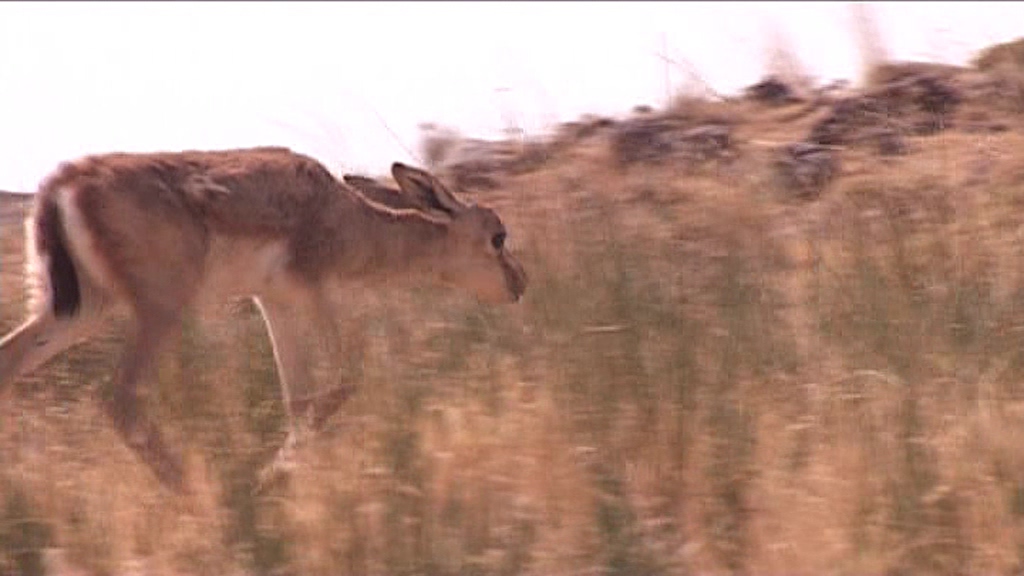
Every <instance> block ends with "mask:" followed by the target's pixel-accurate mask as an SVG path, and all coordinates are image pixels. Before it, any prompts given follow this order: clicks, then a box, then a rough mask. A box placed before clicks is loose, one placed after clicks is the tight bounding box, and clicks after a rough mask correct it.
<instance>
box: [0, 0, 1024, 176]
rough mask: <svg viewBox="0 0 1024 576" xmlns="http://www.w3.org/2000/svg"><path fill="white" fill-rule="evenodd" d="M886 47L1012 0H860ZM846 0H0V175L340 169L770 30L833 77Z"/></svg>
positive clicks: (932, 49) (519, 123)
mask: <svg viewBox="0 0 1024 576" xmlns="http://www.w3.org/2000/svg"><path fill="white" fill-rule="evenodd" d="M869 9H870V11H871V13H872V15H873V18H874V21H875V23H876V27H877V35H878V37H879V38H880V40H881V41H882V42H884V46H885V49H886V51H887V54H888V56H889V57H891V58H894V59H897V60H929V61H941V62H945V63H949V64H963V63H966V62H967V60H968V59H969V58H970V57H971V56H972V54H974V52H976V51H977V50H979V49H981V48H982V47H984V46H988V45H991V44H994V43H997V42H1003V41H1007V40H1010V39H1012V38H1013V37H1014V36H1015V35H1016V34H1018V33H1019V29H1020V27H1019V25H1018V24H1017V23H1018V22H1020V21H1022V19H1024V8H1022V7H1021V6H1020V5H1018V4H1016V3H1002V2H969V3H967V2H965V3H944V4H941V5H938V4H922V3H918V2H905V3H901V2H884V3H877V4H872V5H869ZM854 14H855V10H852V9H851V5H850V4H849V3H842V2H817V3H816V2H808V3H804V2H798V3H793V2H789V3H787V2H738V3H733V4H728V5H722V4H719V3H714V2H628V3H626V2H620V3H616V2H599V3H593V4H578V3H575V2H545V3H544V4H536V3H515V2H510V3H489V4H486V5H480V6H477V5H466V4H463V3H458V2H449V3H444V2H440V3H426V4H423V3H419V2H388V3H375V2H359V3H344V4H335V3H328V4H325V3H320V2H287V3H260V2H257V3H251V4H237V3H229V2H225V3H214V4H198V3H189V2H185V3H173V4H172V3H153V4H121V3H116V2H106V3H104V2H94V3H89V4H77V3H74V2H65V3H61V2H57V3H46V4H40V3H31V2H25V3H19V2H11V3H4V5H3V6H2V7H0V86H3V87H4V89H3V91H2V92H0V130H2V131H3V134H4V137H3V139H2V140H0V158H3V159H4V160H3V162H0V190H13V191H32V190H34V189H35V187H36V185H37V184H38V182H39V180H40V179H41V178H42V176H43V175H45V174H46V173H47V172H48V171H49V170H51V169H52V168H53V167H54V166H55V165H56V164H57V163H58V162H60V161H61V160H63V159H66V158H68V157H73V156H76V155H80V154H86V153H90V152H99V151H104V150H139V151H142V150H164V149H172V150H173V149H181V148H222V147H236V146H237V147H241V146H253V145H259V144H266V143H274V144H278V145H284V146H291V147H294V148H296V149H298V150H301V151H303V152H307V153H310V154H313V155H314V156H316V157H318V158H322V159H323V160H324V161H325V162H329V163H331V164H332V166H336V167H338V168H340V169H349V170H359V171H368V172H371V173H376V174H382V173H384V172H385V169H386V167H387V166H388V165H390V162H391V161H392V160H394V159H401V160H404V161H414V160H415V158H414V154H413V153H414V152H415V147H416V141H417V138H418V136H419V130H418V125H419V124H421V123H423V122H434V123H438V124H441V125H445V126H452V127H455V128H458V129H459V130H460V131H463V132H464V133H466V134H467V135H469V136H472V137H476V138H488V139H490V138H496V137H500V136H502V135H503V134H504V133H505V131H507V130H508V129H509V128H512V127H515V128H516V129H519V130H523V131H525V132H526V133H527V134H540V133H544V132H547V131H550V130H551V129H553V128H554V127H555V125H556V124H557V123H558V122H564V121H569V120H574V119H576V118H577V117H579V116H580V115H582V114H587V113H591V114H605V115H615V114H621V113H624V112H626V111H628V110H630V108H632V107H633V106H635V105H638V104H646V105H651V106H661V105H664V104H666V102H667V99H668V98H671V96H672V94H673V93H674V92H675V91H677V90H678V89H679V88H680V87H681V86H684V85H687V84H693V83H700V84H706V85H707V87H708V89H711V90H714V91H715V92H717V93H721V94H735V93H736V92H737V91H738V90H740V89H742V88H743V87H744V86H747V85H749V84H752V83H754V82H756V81H757V80H758V79H759V78H760V75H761V74H762V72H763V71H764V68H765V66H766V65H767V64H768V62H767V60H769V59H770V58H771V57H772V54H773V53H774V52H776V51H777V50H778V49H779V48H785V49H788V50H789V51H791V52H793V53H795V54H798V55H799V56H800V60H801V63H802V64H803V65H804V66H805V67H806V72H808V73H809V74H813V75H814V77H815V78H818V79H821V80H822V81H823V82H828V81H831V80H837V79H847V80H856V79H857V78H858V77H859V75H860V74H861V72H862V68H863V66H864V65H865V63H864V55H863V54H862V50H861V48H860V41H859V40H858V36H857V34H856V32H855V29H854V27H853V20H854Z"/></svg>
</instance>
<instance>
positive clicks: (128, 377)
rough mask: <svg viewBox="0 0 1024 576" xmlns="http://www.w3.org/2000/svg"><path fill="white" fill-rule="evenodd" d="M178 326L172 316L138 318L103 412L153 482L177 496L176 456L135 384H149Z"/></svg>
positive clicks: (180, 481) (180, 475) (180, 483)
mask: <svg viewBox="0 0 1024 576" xmlns="http://www.w3.org/2000/svg"><path fill="white" fill-rule="evenodd" d="M179 325H180V316H178V315H175V314H162V313H144V314H138V315H137V317H136V319H135V323H134V326H133V327H132V331H131V333H130V334H129V337H128V344H127V347H126V348H125V350H124V356H123V357H122V358H121V362H120V364H119V365H118V367H117V372H116V373H115V375H114V382H113V393H112V395H111V397H110V398H109V399H108V400H106V401H105V402H104V408H105V409H106V412H107V414H108V415H109V416H110V418H111V420H113V422H114V426H115V428H116V429H117V431H118V433H119V434H120V435H121V437H122V438H123V439H124V441H125V443H126V444H127V445H128V447H129V448H131V449H132V450H133V451H134V452H135V453H136V454H137V455H138V456H139V457H140V458H141V459H142V461H143V462H145V464H146V465H147V466H149V468H150V469H151V470H152V471H153V473H154V474H155V475H156V477H157V479H158V480H159V481H160V482H161V483H162V484H164V485H165V486H167V487H168V488H170V489H171V490H174V491H175V492H178V493H183V492H185V490H186V486H185V481H184V469H183V466H182V461H181V458H180V456H178V455H177V454H175V453H173V452H171V450H170V449H169V448H168V447H167V444H166V442H165V441H164V438H163V434H162V433H161V432H160V430H159V428H158V427H157V426H156V424H155V423H154V422H153V421H152V419H151V418H150V416H149V412H148V411H147V410H146V408H145V404H144V402H143V399H142V398H140V397H139V384H142V383H144V382H147V381H151V379H152V377H153V376H154V375H155V369H156V367H157V359H158V355H159V352H160V350H161V349H162V345H163V343H164V342H165V341H166V340H167V338H168V336H169V335H170V334H171V332H172V331H173V330H174V329H176V328H178V327H179Z"/></svg>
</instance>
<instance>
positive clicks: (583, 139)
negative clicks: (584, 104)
mask: <svg viewBox="0 0 1024 576" xmlns="http://www.w3.org/2000/svg"><path fill="white" fill-rule="evenodd" d="M1005 50H1006V54H1004V56H999V55H998V54H997V55H996V56H991V55H990V56H989V60H979V63H978V65H977V67H976V68H971V69H962V70H961V69H950V70H947V69H944V68H943V69H931V68H927V67H917V68H915V67H913V66H907V67H904V68H900V67H892V68H891V69H888V71H887V72H886V73H885V74H881V73H880V74H879V75H878V76H876V77H875V79H874V82H875V83H876V84H877V86H875V88H877V87H879V86H883V84H884V85H891V84H892V83H893V82H898V81H899V80H900V78H901V74H900V73H899V72H900V71H901V70H902V71H904V72H905V71H906V70H911V72H909V73H912V74H915V75H917V76H916V77H918V78H920V77H927V78H930V79H931V80H930V82H932V84H934V83H935V82H938V81H940V80H941V81H942V82H945V84H942V86H949V87H952V89H955V91H956V93H957V94H958V95H959V96H958V98H957V100H956V103H955V106H953V105H950V106H947V107H943V106H938V105H934V103H930V102H932V101H931V100H928V96H929V95H930V94H931V95H933V92H934V91H932V92H929V91H928V90H929V88H928V86H931V84H927V83H925V84H923V85H922V86H925V87H924V88H921V90H924V91H925V92H924V94H925V96H921V95H920V94H919V93H918V92H914V90H917V89H918V88H907V90H910V92H911V94H910V96H905V95H904V94H903V93H902V92H899V90H895V89H894V90H890V91H889V92H885V91H884V90H883V91H882V92H878V93H876V96H877V97H876V99H875V100H876V101H878V102H882V103H883V104H886V105H885V106H883V107H882V111H883V113H881V116H879V113H878V108H877V107H874V108H872V107H871V106H867V105H865V106H862V107H861V108H857V107H856V106H854V107H853V108H854V109H855V110H854V112H848V109H849V108H850V106H849V105H845V106H846V107H845V108H844V105H842V102H844V100H840V98H841V96H835V95H828V94H821V95H816V96H810V97H802V98H799V99H794V100H795V101H785V102H780V103H776V104H772V103H769V102H762V101H757V100H755V99H754V98H751V97H747V98H737V99H733V100H728V101H710V100H700V99H695V98H680V99H679V100H678V101H677V102H675V103H674V104H672V105H671V106H668V107H666V108H665V109H662V110H654V111H648V112H645V113H642V114H641V113H637V115H635V116H634V117H632V119H619V120H617V121H614V122H606V123H604V124H610V125H607V126H605V125H604V124H602V123H600V122H597V123H594V122H592V123H591V125H584V123H581V124H580V125H576V126H574V127H572V128H573V130H569V128H567V129H566V130H565V133H563V134H562V136H561V137H559V138H558V139H557V140H553V141H551V142H546V143H544V144H541V145H537V147H536V148H531V147H527V146H525V145H524V146H520V148H521V154H522V155H527V153H529V155H530V161H523V162H519V163H515V164H514V165H513V166H512V167H511V168H507V169H504V170H502V171H501V172H500V174H498V175H497V176H493V178H492V180H493V182H492V183H493V185H491V186H478V187H476V188H474V187H472V186H467V188H466V190H465V196H466V197H468V198H473V199H478V200H481V201H484V202H487V203H489V204H491V205H492V206H494V207H495V208H496V209H497V210H498V211H499V213H500V214H502V216H503V218H504V220H505V221H506V223H507V225H508V228H509V230H510V236H509V242H510V244H511V246H512V247H513V249H514V250H517V251H518V253H519V254H520V256H521V259H522V261H523V263H524V265H525V266H526V268H527V270H528V272H529V273H530V277H531V284H530V287H529V289H528V290H527V294H526V298H525V300H524V301H523V302H522V303H520V304H518V305H516V306H510V307H498V308H492V307H487V306H483V305H478V304H476V303H473V302H470V301H467V300H466V299H465V298H463V297H461V296H459V295H457V294H451V293H448V292H445V291H441V290H433V289H430V290H428V289H423V290H419V291H414V292H401V293H398V292H396V293H394V294H386V295H381V297H379V298H375V299H371V298H367V297H363V296H359V295H345V294H342V295H339V296H338V297H339V299H342V300H344V301H346V303H347V304H348V306H347V307H346V310H347V311H348V317H347V318H346V319H345V322H346V326H347V328H348V335H347V338H346V342H345V346H346V350H347V351H348V352H349V354H348V355H347V356H345V357H343V358H328V357H325V356H326V355H321V360H320V363H319V364H318V366H317V369H318V373H319V375H320V377H321V378H322V380H323V381H325V382H331V381H347V382H357V383H358V384H359V393H358V394H357V395H356V396H355V397H353V398H352V399H351V400H350V401H349V403H348V404H347V405H346V406H345V407H344V408H343V410H342V411H341V412H340V413H339V414H338V415H337V416H336V417H335V418H334V420H333V422H332V425H331V426H330V427H329V429H328V430H327V431H326V433H325V434H323V435H322V436H321V437H319V438H318V439H317V440H316V441H314V442H313V443H312V444H310V445H309V446H308V447H306V448H304V449H303V450H301V451H300V452H299V466H298V468H297V469H296V470H295V472H294V474H293V476H292V478H291V480H290V482H288V483H286V484H283V485H281V486H279V487H276V488H275V489H274V490H273V491H271V492H270V493H267V494H262V495H259V496H254V495H253V492H252V488H253V484H254V481H255V475H256V473H257V471H258V470H259V468H260V466H262V465H263V463H265V462H266V460H267V458H269V457H270V456H271V455H272V454H273V452H274V450H275V449H276V448H277V446H278V444H279V443H280V442H281V440H282V439H283V437H284V435H285V421H284V412H283V407H282V405H281V399H280V391H279V386H278V380H277V375H276V373H275V371H274V366H273V360H272V356H271V351H270V343H269V340H268V338H267V335H266V333H265V331H264V329H263V326H262V323H261V320H260V318H259V316H258V314H257V313H256V311H255V309H254V307H253V306H252V305H250V304H248V303H237V304H232V305H228V306H225V307H224V308H223V309H221V310H217V311H213V312H210V313H204V314H202V315H199V316H197V317H195V318H193V319H191V321H190V322H189V323H188V326H187V328H186V334H185V337H184V338H183V339H182V341H181V345H180V346H179V347H178V348H177V349H175V350H173V351H172V352H171V353H169V354H168V355H167V356H166V358H165V362H164V364H163V366H162V367H161V377H160V381H159V382H158V383H157V385H156V386H154V395H153V396H152V397H150V398H149V399H148V401H149V402H150V403H151V405H152V406H153V407H154V410H155V411H156V412H157V413H158V414H159V418H160V420H161V422H162V423H163V426H164V427H165V429H166V430H167V431H168V434H169V435H170V436H171V440H172V442H173V443H174V445H175V446H176V447H178V448H180V449H181V450H183V451H184V452H185V454H186V460H187V463H188V467H189V473H190V474H191V476H192V480H193V483H194V485H195V486H196V488H197V494H196V496H195V501H196V502H197V503H198V505H191V506H186V505H184V504H182V502H180V501H179V500H177V499H176V498H173V497H171V496H169V495H168V493H167V492H165V491H163V490H162V489H161V488H160V487H159V486H158V484H157V483H156V481H155V480H154V479H153V478H152V477H151V476H150V475H149V473H148V471H147V469H146V468H144V466H142V465H141V464H140V463H139V462H138V461H136V459H135V458H134V456H133V455H132V454H131V453H130V452H129V451H128V449H127V448H125V447H124V445H123V444H122V443H121V441H120V439H119V438H118V437H117V436H116V434H115V433H114V431H113V429H112V427H111V426H110V425H109V423H108V422H107V421H106V420H105V419H104V418H103V417H102V415H101V414H100V413H99V404H98V402H97V398H98V397H99V396H100V395H101V394H103V393H104V390H105V387H106V386H107V383H108V381H109V379H110V375H111V372H112V368H113V365H114V363H115V362H116V360H117V355H116V354H115V353H113V350H114V349H115V346H116V344H117V343H118V340H119V337H120V336H119V332H118V330H117V328H118V326H117V325H116V323H115V324H114V325H112V326H111V330H110V331H109V333H108V334H105V335H104V337H103V338H100V339H97V340H95V341H92V342H89V343H86V344H83V345H81V346H79V347H77V348H75V349H73V350H71V351H69V352H68V353H66V354H64V355H62V356H60V357H58V358H57V359H55V360H53V361H52V362H51V363H50V364H48V365H47V366H46V367H45V368H44V369H43V370H41V371H40V372H39V373H37V374H35V375H33V376H31V377H27V378H23V379H21V380H19V381H18V382H17V383H16V385H15V386H13V387H12V389H11V390H9V391H8V393H7V394H6V396H5V397H4V399H3V401H2V402H0V574H3V575H7V574H19V575H20V574H24V575H36V574H76V575H77V574H90V575H111V576H114V575H133V576H134V575H150V574H152V575H161V576H162V575H179V574H201V575H215V574H216V575H225V576H226V575H233V574H259V575H271V574H273V575H335V574H352V575H395V576H398V575H413V574H417V575H419V574H422V575H435V574H436V575H454V574H470V575H475V574H479V575H484V574H501V575H512V574H533V575H545V576H548V575H559V574H565V575H598V574H608V575H648V574H652V575H653V574H665V575H681V574H835V575H847V574H849V575H853V574H857V575H860V574H879V575H880V574H893V575H895V574H1020V573H1021V572H1022V571H1024V242H1022V234H1024V80H1022V79H1024V63H1021V62H1020V61H1017V60H1014V54H1013V53H1012V51H1010V50H1009V49H1005ZM894 71H895V72H894ZM936 79H938V80H936ZM914 86H917V85H914ZM871 89H872V87H868V88H867V89H866V90H867V92H863V91H862V92H858V93H854V94H849V95H847V96H845V98H846V99H847V100H845V101H847V102H850V101H856V102H860V101H861V100H858V98H861V96H862V95H864V94H871ZM940 92H941V91H940ZM904 97H906V98H909V100H907V101H909V102H910V103H911V104H909V105H906V106H905V105H903V104H901V102H903V100H900V99H901V98H904ZM922 102H923V103H922ZM889 104H891V105H889ZM915 106H916V108H915ZM837 110H839V112H841V113H843V114H847V116H843V117H842V118H840V119H841V120H842V119H845V120H844V121H847V122H848V123H853V124H856V126H855V127H854V128H853V129H851V130H852V132H850V131H848V132H847V133H846V135H844V136H842V137H841V138H840V140H841V141H840V142H839V143H835V144H830V145H829V147H823V148H822V150H820V151H819V152H818V155H819V157H820V156H827V157H829V158H832V159H833V160H835V161H837V164H836V165H835V166H836V167H835V169H834V170H833V171H832V172H831V173H827V174H826V175H825V176H823V177H822V181H821V182H819V183H818V184H814V185H811V186H809V187H808V188H807V189H806V190H805V191H803V192H801V193H799V194H798V193H796V188H797V186H796V184H795V182H797V181H798V179H794V178H796V177H794V176H793V170H796V169H795V168H792V166H793V165H792V164H790V165H780V164H779V162H778V158H779V157H780V154H781V152H780V149H781V147H782V146H783V145H785V144H788V143H792V142H797V141H801V140H805V139H806V138H807V135H808V134H810V133H812V131H813V129H814V128H815V126H820V125H821V123H822V122H823V119H824V118H826V117H827V116H828V115H829V114H837ZM872 114H873V115H874V116H872ZM869 116H870V117H871V119H870V120H865V119H864V118H868V117H869ZM922 118H923V120H922ZM643 122H648V123H649V124H650V125H652V126H654V125H657V124H658V122H662V123H668V124H670V125H672V126H676V125H678V126H679V127H681V128H679V130H682V131H683V132H682V133H687V132H685V131H687V130H692V129H694V128H700V127H702V126H708V125H713V126H724V127H726V128H727V129H728V130H729V143H728V145H723V146H722V147H721V149H720V148H716V147H715V146H710V145H709V146H710V147H708V148H707V150H704V148H701V147H700V145H701V143H702V142H703V143H704V144H706V142H705V141H703V140H699V139H698V141H697V144H692V143H691V144H686V142H685V141H684V143H683V144H680V145H678V146H677V145H676V144H675V143H673V142H675V141H672V140H669V138H670V136H659V137H658V138H663V140H659V142H662V144H664V145H659V146H655V147H654V149H653V151H652V152H650V153H649V154H646V155H645V154H639V153H635V152H637V148H638V147H640V148H642V147H643V146H649V145H650V139H647V140H645V139H644V138H634V139H632V140H631V139H629V138H626V137H624V136H623V134H626V133H628V132H629V129H630V128H629V127H630V126H633V127H635V126H641V128H642V126H643ZM858 122H859V123H860V124H858ZM922 122H924V123H923V124H922ZM673 123H674V124H673ZM861 124H865V125H867V124H870V126H869V128H871V129H872V130H875V129H878V128H879V127H882V128H883V129H885V130H888V131H889V132H886V133H887V134H890V135H891V134H895V135H896V136H895V137H898V139H899V140H898V143H899V147H898V148H899V153H897V152H894V151H893V150H894V149H888V148H885V146H883V145H878V146H876V144H877V142H876V141H875V140H872V139H871V138H874V136H872V137H871V138H868V137H867V136H865V137H864V138H862V139H858V138H859V136H858V137H853V136H850V134H854V133H855V134H859V135H863V134H868V132H866V130H867V128H864V127H863V126H862V125H861ZM598 125H600V126H598ZM929 126H931V128H930V129H929V128H928V127H929ZM584 128H588V129H584ZM862 128H864V130H862ZM637 130H640V128H637ZM652 130H654V128H652ZM673 130H675V128H673ZM679 130H676V131H675V132H673V131H671V130H667V131H665V132H664V134H677V133H680V132H679ZM641 131H642V130H641ZM868 135H869V136H870V134H868ZM671 137H673V138H674V137H675V136H671ZM691 137H692V133H691ZM679 138H683V137H682V136H680V137H679ZM831 141H834V139H833V140H831ZM528 148H529V150H527V149H528ZM697 148H700V150H704V152H700V153H697V152H695V151H694V150H695V149H697ZM640 152H643V151H642V150H640ZM698 152H699V151H698ZM705 152H706V153H705ZM624 154H625V156H624ZM638 158H639V159H638ZM785 166H790V168H786V167H785ZM807 166H808V168H807V170H811V171H813V170H815V166H817V165H816V164H813V163H809V164H807ZM439 170H440V168H439ZM0 200H2V204H0V223H2V227H0V251H2V252H0V328H2V329H3V331H4V332H6V331H7V330H9V329H11V328H13V327H14V326H15V325H16V324H17V323H18V322H19V321H20V320H21V318H22V314H23V306H24V298H25V293H24V289H23V285H22V259H23V256H22V242H23V231H22V227H21V225H20V223H19V222H18V221H17V219H16V218H15V219H11V218H9V217H8V216H7V215H8V213H15V214H17V213H19V212H21V211H22V210H25V209H26V206H25V205H24V203H23V202H22V201H20V200H15V199H12V198H10V197H6V196H4V197H2V198H0ZM311 345H312V343H311Z"/></svg>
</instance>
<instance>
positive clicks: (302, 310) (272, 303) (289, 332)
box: [254, 295, 312, 490]
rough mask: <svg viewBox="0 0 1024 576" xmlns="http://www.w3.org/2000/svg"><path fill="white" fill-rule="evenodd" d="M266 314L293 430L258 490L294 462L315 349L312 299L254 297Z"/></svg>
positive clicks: (306, 412)
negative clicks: (309, 330)
mask: <svg viewBox="0 0 1024 576" xmlns="http://www.w3.org/2000/svg"><path fill="white" fill-rule="evenodd" d="M254 300H255V302H256V305H257V306H258V307H259V309H260V312H261V313H262V315H263V321H264V323H265V324H266V326H267V331H268V332H269V333H270V342H271V345H272V346H273V350H274V362H275V364H276V366H277V372H278V378H280V380H281V395H282V396H283V399H284V405H285V410H286V411H287V412H288V424H289V431H288V437H287V438H286V439H285V442H284V445H283V446H281V448H280V449H279V450H278V452H277V454H276V455H275V457H274V460H273V461H272V462H271V463H270V464H269V465H268V466H267V467H266V468H264V469H263V471H262V472H261V473H260V478H259V479H258V482H259V486H257V489H258V490H262V488H263V486H264V485H266V484H268V483H269V482H271V481H273V480H275V479H276V478H277V477H278V476H279V475H281V474H282V473H284V472H285V471H287V469H289V468H290V467H291V465H292V458H293V452H294V450H295V448H296V446H297V444H298V442H299V437H300V435H303V433H304V432H305V429H306V428H307V427H308V426H309V407H310V400H309V398H310V390H311V387H312V373H311V371H310V369H309V367H310V360H311V356H310V354H309V351H310V349H311V347H310V345H309V342H306V341H305V336H306V333H305V331H304V330H303V326H304V324H305V323H306V322H308V318H309V315H308V312H309V301H308V300H307V301H305V302H296V301H294V300H289V299H288V298H285V297H282V296H278V295H267V296H261V297H258V298H255V299H254Z"/></svg>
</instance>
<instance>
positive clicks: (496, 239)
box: [491, 232, 505, 250]
mask: <svg viewBox="0 0 1024 576" xmlns="http://www.w3.org/2000/svg"><path fill="white" fill-rule="evenodd" d="M504 245H505V233H504V232H498V233H497V234H495V235H494V236H492V237H491V246H494V249H495V250H501V248H502V246H504Z"/></svg>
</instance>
